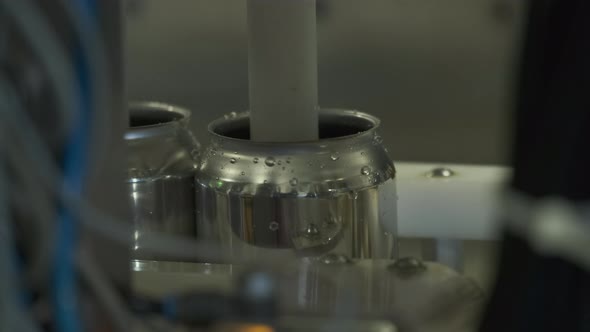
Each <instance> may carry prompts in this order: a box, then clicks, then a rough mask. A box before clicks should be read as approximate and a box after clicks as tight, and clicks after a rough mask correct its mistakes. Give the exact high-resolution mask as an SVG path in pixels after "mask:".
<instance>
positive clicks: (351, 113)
mask: <svg viewBox="0 0 590 332" xmlns="http://www.w3.org/2000/svg"><path fill="white" fill-rule="evenodd" d="M249 118H250V112H248V111H246V112H241V113H233V115H232V116H231V117H228V116H225V117H222V118H218V119H216V120H214V121H212V122H211V123H209V125H208V127H207V130H208V132H209V135H211V136H213V137H216V138H219V139H223V140H225V141H229V142H236V143H246V142H248V143H249V144H251V145H261V146H262V145H263V146H291V147H295V146H303V145H309V144H317V143H331V142H340V141H344V140H349V139H352V138H356V137H360V136H363V135H366V134H367V133H369V132H373V131H375V130H377V129H378V128H379V126H380V125H381V120H379V118H377V117H375V116H373V115H371V114H368V113H365V112H361V111H357V110H348V109H337V108H326V109H321V110H319V118H320V125H321V123H322V120H323V119H326V118H349V119H355V120H361V121H365V125H366V127H367V128H364V129H363V130H361V131H358V132H356V133H352V134H344V135H338V136H330V137H323V138H322V137H320V139H318V140H314V141H298V142H266V141H253V140H251V139H250V138H249V137H248V138H247V139H245V138H237V137H232V136H227V135H224V134H222V133H220V132H219V131H220V127H221V126H225V127H226V128H228V127H229V128H231V127H232V126H233V127H237V126H241V127H244V124H243V123H244V122H245V121H248V120H249ZM325 123H330V121H325ZM246 127H247V128H248V129H249V128H250V125H249V121H248V122H247V124H246ZM320 135H321V133H320Z"/></svg>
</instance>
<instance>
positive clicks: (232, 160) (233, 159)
mask: <svg viewBox="0 0 590 332" xmlns="http://www.w3.org/2000/svg"><path fill="white" fill-rule="evenodd" d="M229 162H230V163H232V164H235V163H236V162H237V160H236V158H231V159H230V160H229Z"/></svg>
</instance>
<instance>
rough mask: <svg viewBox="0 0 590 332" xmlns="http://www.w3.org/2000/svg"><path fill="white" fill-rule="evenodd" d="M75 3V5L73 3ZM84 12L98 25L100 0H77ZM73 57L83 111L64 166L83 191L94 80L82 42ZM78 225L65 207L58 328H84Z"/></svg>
mask: <svg viewBox="0 0 590 332" xmlns="http://www.w3.org/2000/svg"><path fill="white" fill-rule="evenodd" d="M73 5H74V4H73ZM75 5H77V6H78V7H79V9H80V12H81V15H82V16H83V17H84V19H85V20H87V21H89V22H91V24H90V26H92V27H93V28H95V27H96V23H95V20H96V16H95V13H96V0H77V4H75ZM73 53H74V54H73V58H74V61H75V68H76V79H77V81H78V83H79V92H80V98H79V103H80V104H79V106H78V107H79V109H80V110H79V114H78V118H77V122H76V125H75V126H74V129H73V131H72V133H71V134H70V137H69V139H68V145H67V147H66V150H65V156H64V162H63V169H64V182H63V185H64V187H65V190H68V191H70V192H72V193H76V194H82V193H83V190H84V182H85V179H86V175H87V174H86V170H87V169H88V167H87V166H88V165H87V164H88V150H89V147H90V146H89V142H90V131H91V122H92V114H93V111H94V110H93V96H92V88H93V86H92V80H91V73H90V66H89V64H88V61H87V57H86V55H85V53H84V50H83V48H82V46H81V45H80V43H79V44H78V45H77V46H76V47H75V49H74V52H73ZM78 232H79V230H78V225H77V222H76V220H75V218H74V216H73V215H72V214H71V213H70V212H69V211H67V210H66V209H65V208H64V207H61V209H60V211H59V221H58V226H57V236H56V242H57V245H56V246H57V247H56V252H55V262H54V263H55V264H54V266H55V271H54V278H53V282H54V285H53V286H54V293H53V295H54V303H55V316H56V327H57V331H60V332H80V331H82V329H83V328H82V322H81V319H80V317H81V315H80V313H79V310H78V306H79V303H78V298H77V294H76V293H77V285H78V280H77V275H76V265H75V251H76V248H77V247H78Z"/></svg>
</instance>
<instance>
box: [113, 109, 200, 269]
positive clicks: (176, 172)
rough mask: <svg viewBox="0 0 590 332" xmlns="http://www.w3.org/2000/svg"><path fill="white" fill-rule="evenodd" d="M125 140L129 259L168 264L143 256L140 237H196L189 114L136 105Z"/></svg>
mask: <svg viewBox="0 0 590 332" xmlns="http://www.w3.org/2000/svg"><path fill="white" fill-rule="evenodd" d="M129 116H130V127H129V130H128V131H127V133H126V134H125V141H126V143H127V147H128V150H129V157H128V164H127V167H128V169H127V170H128V172H127V181H126V185H127V190H128V193H129V201H130V205H131V209H132V215H133V222H134V227H135V233H134V246H133V248H132V253H133V254H132V256H133V258H136V259H169V260H174V257H158V256H155V255H153V254H152V253H148V252H145V251H144V249H143V245H142V239H143V238H142V235H143V234H144V233H145V232H163V233H168V234H174V235H183V236H190V237H195V236H196V226H195V211H196V208H195V203H196V202H195V194H194V179H195V170H196V165H197V160H198V151H199V145H198V143H197V141H196V140H195V139H194V137H193V135H192V134H191V132H190V131H189V130H188V128H187V123H188V120H189V116H190V113H189V112H188V111H187V110H184V109H182V108H179V107H175V106H170V105H166V104H161V103H151V102H149V103H135V104H132V105H130V109H129Z"/></svg>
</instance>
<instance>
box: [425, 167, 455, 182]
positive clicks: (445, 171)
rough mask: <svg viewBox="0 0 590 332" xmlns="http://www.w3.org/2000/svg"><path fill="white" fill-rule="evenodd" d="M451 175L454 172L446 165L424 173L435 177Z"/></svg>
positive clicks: (440, 177) (448, 176) (453, 174)
mask: <svg viewBox="0 0 590 332" xmlns="http://www.w3.org/2000/svg"><path fill="white" fill-rule="evenodd" d="M453 176H455V172H454V171H453V170H452V169H450V168H446V167H438V168H435V169H433V170H431V171H430V172H428V173H426V177H429V178H437V179H442V178H450V177H453Z"/></svg>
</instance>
